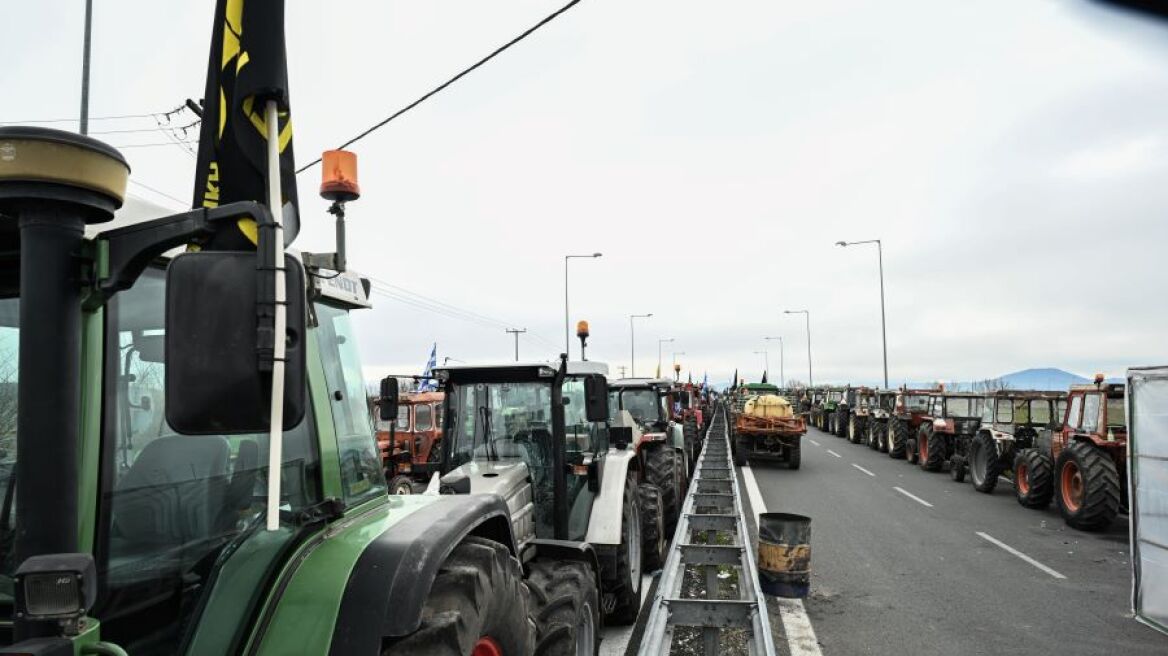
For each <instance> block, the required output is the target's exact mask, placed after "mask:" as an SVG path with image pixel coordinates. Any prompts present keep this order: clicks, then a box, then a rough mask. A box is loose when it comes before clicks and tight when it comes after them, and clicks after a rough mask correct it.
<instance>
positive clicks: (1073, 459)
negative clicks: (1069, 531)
mask: <svg viewBox="0 0 1168 656" xmlns="http://www.w3.org/2000/svg"><path fill="white" fill-rule="evenodd" d="M1124 394H1125V386H1124V385H1123V384H1116V383H1105V382H1103V376H1102V375H1099V376H1096V377H1095V383H1094V384H1092V385H1075V386H1073V387H1071V391H1070V393H1069V394H1068V395H1067V413H1066V416H1065V417H1064V418H1063V423H1062V427H1061V429H1060V430H1057V431H1055V432H1054V433H1053V435H1051V438H1050V439H1049V440H1040V441H1039V442H1037V443H1036V444H1037V446H1036V448H1033V449H1025V450H1022V451H1020V452H1019V453H1018V455H1017V457H1016V459H1015V461H1014V492H1015V495H1016V496H1017V497H1018V503H1020V504H1022V505H1023V506H1026V507H1027V508H1045V507H1046V506H1047V505H1049V504H1050V501H1051V498H1054V499H1056V500H1057V503H1058V507H1059V510H1060V511H1061V512H1062V515H1063V519H1064V520H1066V522H1067V524H1069V525H1070V526H1072V527H1074V528H1077V529H1079V530H1083V531H1098V530H1103V529H1105V528H1107V527H1108V526H1110V525H1111V522H1112V521H1113V520H1114V519H1115V516H1116V515H1117V514H1118V513H1119V511H1120V509H1121V508H1126V507H1127V505H1128V491H1127V419H1126V408H1125V405H1124V403H1125V399H1124Z"/></svg>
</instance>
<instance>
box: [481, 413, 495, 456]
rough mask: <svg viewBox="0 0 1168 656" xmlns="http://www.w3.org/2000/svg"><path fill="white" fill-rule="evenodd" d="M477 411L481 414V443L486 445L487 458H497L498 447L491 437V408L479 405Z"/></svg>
mask: <svg viewBox="0 0 1168 656" xmlns="http://www.w3.org/2000/svg"><path fill="white" fill-rule="evenodd" d="M479 413H480V414H481V415H482V416H483V444H484V445H485V446H486V447H487V460H498V459H499V447H498V446H496V445H495V441H494V440H492V439H491V409H490V408H488V407H487V406H485V405H483V406H479Z"/></svg>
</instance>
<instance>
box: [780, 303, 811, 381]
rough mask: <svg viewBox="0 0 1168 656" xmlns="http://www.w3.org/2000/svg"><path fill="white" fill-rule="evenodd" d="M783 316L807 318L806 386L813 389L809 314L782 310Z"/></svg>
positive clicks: (801, 311) (802, 311) (800, 311)
mask: <svg viewBox="0 0 1168 656" xmlns="http://www.w3.org/2000/svg"><path fill="white" fill-rule="evenodd" d="M783 314H802V315H804V316H806V317H807V386H808V387H815V379H814V378H812V377H811V312H809V311H807V310H783Z"/></svg>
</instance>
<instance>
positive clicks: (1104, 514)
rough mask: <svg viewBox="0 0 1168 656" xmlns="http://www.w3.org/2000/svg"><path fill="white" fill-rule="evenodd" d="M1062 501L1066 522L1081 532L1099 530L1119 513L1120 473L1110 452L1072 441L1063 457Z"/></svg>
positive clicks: (1059, 468)
mask: <svg viewBox="0 0 1168 656" xmlns="http://www.w3.org/2000/svg"><path fill="white" fill-rule="evenodd" d="M1055 471H1056V472H1058V476H1057V479H1056V480H1057V482H1058V491H1059V493H1058V495H1056V496H1057V497H1058V501H1059V504H1058V505H1059V510H1060V511H1061V512H1062V514H1063V519H1065V520H1066V522H1067V524H1069V525H1070V526H1072V527H1073V528H1077V529H1079V530H1081V531H1099V530H1102V529H1105V528H1107V527H1108V526H1110V525H1111V522H1112V521H1114V520H1115V516H1116V514H1118V513H1119V495H1120V488H1119V472H1118V471H1117V470H1116V468H1115V461H1113V460H1112V459H1111V458H1110V457H1108V455H1107V454H1106V453H1104V452H1103V451H1101V450H1100V449H1098V448H1096V447H1095V446H1094V445H1091V444H1088V443H1086V442H1079V441H1075V442H1071V443H1070V444H1068V445H1067V446H1066V448H1064V449H1063V451H1062V453H1060V454H1059V457H1058V462H1057V466H1056V468H1055Z"/></svg>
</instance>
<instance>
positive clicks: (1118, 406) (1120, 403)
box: [0, 379, 1127, 428]
mask: <svg viewBox="0 0 1168 656" xmlns="http://www.w3.org/2000/svg"><path fill="white" fill-rule="evenodd" d="M0 380H2V379H0ZM1126 412H1127V408H1126V406H1125V405H1124V399H1123V397H1122V396H1120V397H1111V396H1109V397H1107V427H1108V428H1127V415H1126Z"/></svg>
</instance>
